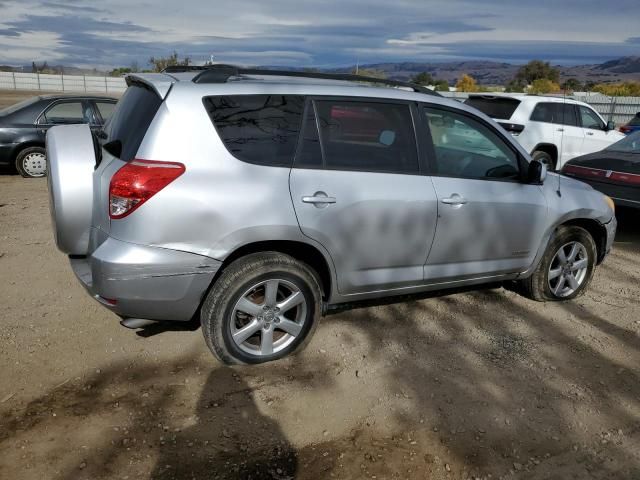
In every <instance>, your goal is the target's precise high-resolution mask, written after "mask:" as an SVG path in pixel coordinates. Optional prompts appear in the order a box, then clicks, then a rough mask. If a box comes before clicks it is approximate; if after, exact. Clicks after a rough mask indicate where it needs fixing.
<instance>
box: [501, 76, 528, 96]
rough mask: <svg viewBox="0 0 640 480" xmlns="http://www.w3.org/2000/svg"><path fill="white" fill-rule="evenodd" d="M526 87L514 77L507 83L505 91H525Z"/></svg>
mask: <svg viewBox="0 0 640 480" xmlns="http://www.w3.org/2000/svg"><path fill="white" fill-rule="evenodd" d="M525 88H526V85H524V84H523V83H522V82H520V81H519V80H516V79H513V80H511V81H510V82H509V83H507V87H506V88H505V92H509V93H522V92H524V89H525Z"/></svg>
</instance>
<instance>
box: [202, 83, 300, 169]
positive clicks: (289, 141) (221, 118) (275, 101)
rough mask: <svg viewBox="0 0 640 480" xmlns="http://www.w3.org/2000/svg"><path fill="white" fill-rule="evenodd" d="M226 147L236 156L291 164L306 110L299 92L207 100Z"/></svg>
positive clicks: (262, 163) (266, 162)
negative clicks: (303, 113) (298, 94)
mask: <svg viewBox="0 0 640 480" xmlns="http://www.w3.org/2000/svg"><path fill="white" fill-rule="evenodd" d="M204 104H205V107H206V108H207V111H208V112H209V116H210V117H211V119H212V120H213V124H214V125H215V127H216V130H217V131H218V134H219V135H220V138H221V139H222V141H223V142H224V144H225V146H226V147H227V149H228V150H229V152H231V153H232V154H233V155H234V156H235V157H236V158H238V159H240V160H244V161H246V162H251V163H258V164H261V165H271V166H291V164H292V162H293V156H294V153H295V149H296V145H297V142H298V132H299V130H300V122H301V119H302V111H303V109H304V97H301V96H296V95H228V96H220V97H208V98H205V99H204Z"/></svg>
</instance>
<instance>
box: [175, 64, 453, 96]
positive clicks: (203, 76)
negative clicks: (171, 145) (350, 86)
mask: <svg viewBox="0 0 640 480" xmlns="http://www.w3.org/2000/svg"><path fill="white" fill-rule="evenodd" d="M192 71H199V72H200V73H198V74H197V75H196V76H195V77H193V79H192V82H193V83H225V82H227V80H228V79H229V78H230V77H237V76H240V75H265V76H277V77H296V78H317V79H321V80H343V81H347V82H366V83H377V84H380V85H388V86H391V87H402V88H410V89H412V90H413V91H414V92H418V93H424V94H427V95H434V96H437V97H440V96H441V95H440V94H439V93H437V92H434V91H433V90H430V89H428V88H425V87H422V86H420V85H416V84H415V83H410V82H401V81H399V80H388V79H386V78H376V77H367V76H363V75H353V74H350V73H319V72H294V71H289V70H267V69H262V68H241V67H236V66H235V65H224V64H216V65H205V66H197V65H193V66H191V65H188V66H174V67H167V68H165V69H164V70H163V72H165V73H178V72H192Z"/></svg>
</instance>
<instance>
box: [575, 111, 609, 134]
mask: <svg viewBox="0 0 640 480" xmlns="http://www.w3.org/2000/svg"><path fill="white" fill-rule="evenodd" d="M579 108H580V119H581V120H582V126H583V127H584V128H594V129H598V130H604V123H603V122H602V120H601V119H600V117H599V116H598V115H597V114H596V113H595V112H594V111H593V110H591V109H590V108H587V107H583V106H580V107H579Z"/></svg>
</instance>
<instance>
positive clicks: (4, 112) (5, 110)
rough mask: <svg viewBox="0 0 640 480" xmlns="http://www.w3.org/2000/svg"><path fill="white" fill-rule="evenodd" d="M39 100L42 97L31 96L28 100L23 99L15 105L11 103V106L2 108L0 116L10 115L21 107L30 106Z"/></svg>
mask: <svg viewBox="0 0 640 480" xmlns="http://www.w3.org/2000/svg"><path fill="white" fill-rule="evenodd" d="M38 100H40V98H38V97H31V98H27V99H26V100H23V101H21V102H18V103H16V104H14V105H10V106H8V107H5V108H0V116H4V115H10V114H12V113H14V112H17V111H18V110H20V109H21V108H24V107H28V106H29V105H31V104H32V103H35V102H37V101H38Z"/></svg>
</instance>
